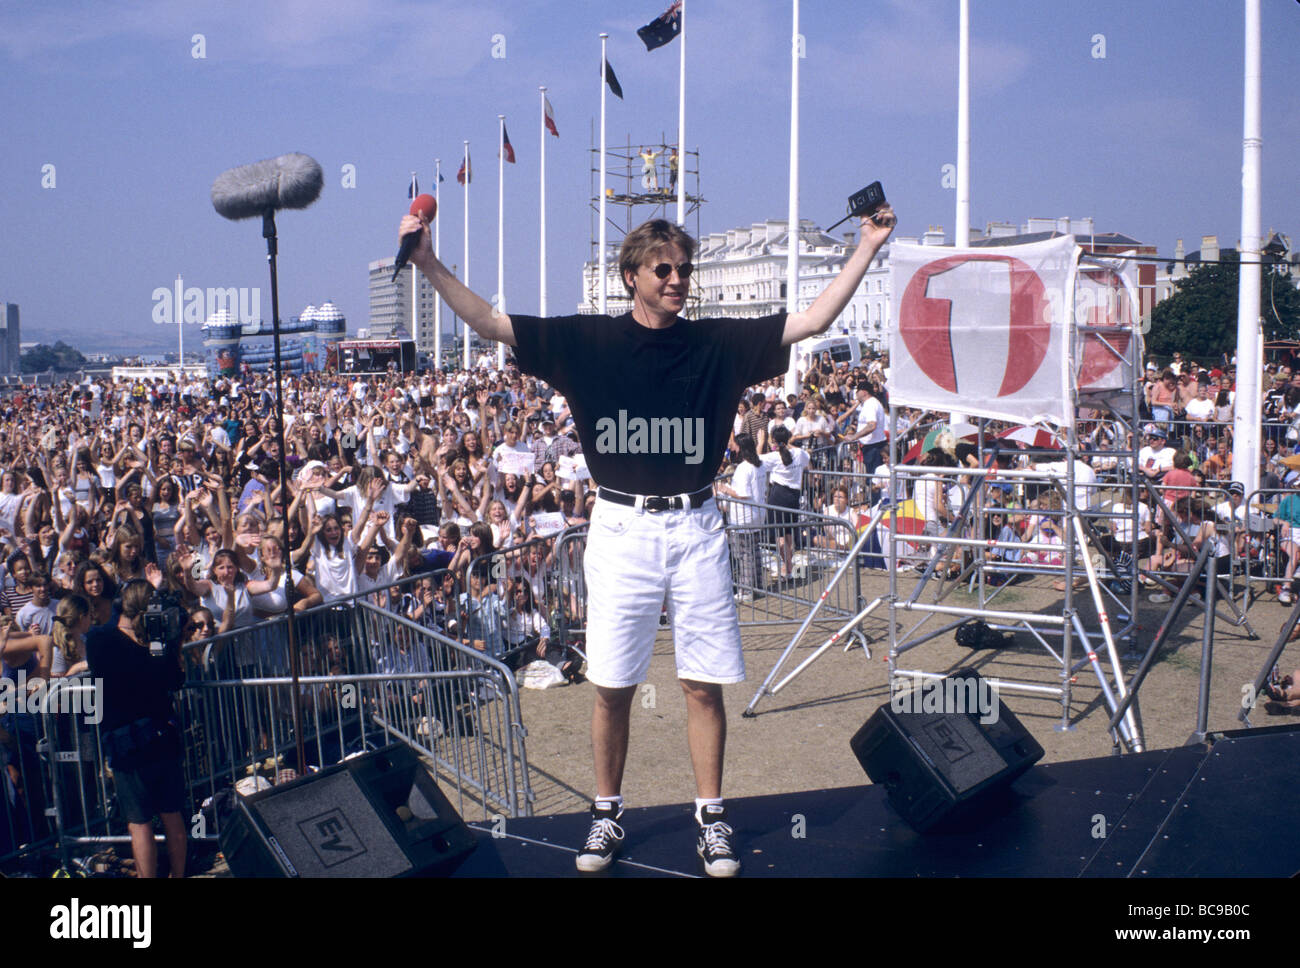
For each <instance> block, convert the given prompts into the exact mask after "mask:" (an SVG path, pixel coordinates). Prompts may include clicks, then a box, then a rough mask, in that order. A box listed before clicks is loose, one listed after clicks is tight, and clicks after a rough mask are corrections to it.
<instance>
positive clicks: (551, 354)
mask: <svg viewBox="0 0 1300 968" xmlns="http://www.w3.org/2000/svg"><path fill="white" fill-rule="evenodd" d="M510 318H511V321H512V322H513V324H514V332H515V341H516V343H517V344H518V346H517V347H516V350H515V353H516V356H517V358H518V360H519V368H520V369H521V370H523V371H524V372H525V373H529V374H531V375H533V376H537V377H540V378H541V379H543V380H545V381H546V382H547V383H549V384H551V386H553V387H555V388H556V389H558V390H559V391H560V392H561V393H563V394H564V396H565V398H566V399H567V400H568V403H569V408H570V410H571V412H572V413H573V419H574V422H575V423H576V424H577V428H578V437H579V439H580V440H581V441H582V451H583V453H584V454H585V455H586V458H587V466H588V467H589V468H590V470H591V476H592V478H593V480H595V482H596V483H597V484H601V485H604V486H606V487H612V488H614V489H616V490H619V491H626V492H628V493H631V494H682V493H687V492H691V491H697V490H699V489H701V488H703V487H707V486H708V485H709V484H710V482H711V481H712V480H713V477H714V475H715V473H716V472H717V469H718V464H719V462H720V461H721V459H722V454H723V451H724V450H725V448H726V445H727V438H728V437H729V436H730V434H731V427H732V421H733V419H734V417H735V413H736V403H737V401H739V399H740V395H741V393H742V392H744V390H745V388H746V387H749V386H751V385H753V384H755V383H757V382H759V381H760V380H767V379H770V378H772V377H774V376H777V375H779V374H781V373H784V372H785V370H786V368H787V367H788V365H789V360H790V349H789V347H787V346H782V345H781V336H782V334H783V332H784V331H785V313H777V314H776V315H773V316H763V317H760V318H757V319H696V320H688V319H683V318H682V317H680V316H679V317H678V318H677V320H676V322H675V323H674V324H673V325H672V326H670V327H668V328H667V329H649V328H648V327H645V326H642V325H640V324H639V323H637V322H636V321H635V320H634V319H633V318H632V314H631V313H627V314H625V315H623V316H619V317H618V318H612V317H609V316H561V317H554V318H550V319H539V318H538V317H535V316H516V315H513V314H512V315H511V317H510Z"/></svg>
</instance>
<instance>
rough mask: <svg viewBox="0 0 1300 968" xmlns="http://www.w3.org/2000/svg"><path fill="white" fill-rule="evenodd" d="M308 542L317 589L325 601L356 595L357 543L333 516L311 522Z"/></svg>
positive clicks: (320, 517) (327, 515)
mask: <svg viewBox="0 0 1300 968" xmlns="http://www.w3.org/2000/svg"><path fill="white" fill-rule="evenodd" d="M309 539H310V540H311V560H312V564H313V566H314V567H315V573H316V587H317V589H319V590H320V593H321V596H322V597H323V598H324V600H325V601H326V602H334V601H338V600H339V599H340V598H347V597H348V596H350V595H354V594H356V590H357V572H356V556H357V546H356V542H354V541H353V540H352V535H350V534H348V533H347V532H346V531H345V530H344V529H343V525H342V524H341V523H340V521H339V519H338V515H336V514H326V515H319V516H317V517H314V518H312V519H311V528H310V534H309Z"/></svg>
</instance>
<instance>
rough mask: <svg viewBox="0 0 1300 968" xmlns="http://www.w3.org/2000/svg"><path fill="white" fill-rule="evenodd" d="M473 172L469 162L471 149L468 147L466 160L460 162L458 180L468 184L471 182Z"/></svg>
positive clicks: (457, 173)
mask: <svg viewBox="0 0 1300 968" xmlns="http://www.w3.org/2000/svg"><path fill="white" fill-rule="evenodd" d="M471 174H472V172H471V170H470V164H469V149H468V148H466V149H465V160H464V161H462V162H461V163H460V171H458V172H456V181H458V182H460V183H461V184H462V185H468V184H469V183H470V175H471Z"/></svg>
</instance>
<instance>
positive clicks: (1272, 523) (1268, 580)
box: [1234, 488, 1300, 609]
mask: <svg viewBox="0 0 1300 968" xmlns="http://www.w3.org/2000/svg"><path fill="white" fill-rule="evenodd" d="M1295 493H1296V491H1295V490H1294V489H1288V488H1260V489H1259V490H1258V491H1252V492H1251V493H1250V494H1247V495H1246V497H1245V499H1244V500H1243V501H1242V503H1241V508H1244V509H1245V510H1244V511H1243V510H1241V509H1238V510H1237V512H1236V516H1237V519H1238V520H1240V519H1242V518H1244V520H1245V527H1244V528H1243V529H1242V530H1243V531H1244V537H1243V538H1242V539H1241V540H1240V541H1239V544H1238V545H1237V546H1236V547H1235V549H1234V550H1235V552H1236V553H1235V556H1234V565H1235V566H1237V567H1238V568H1239V569H1240V573H1241V576H1242V580H1243V582H1244V584H1245V586H1246V593H1245V596H1244V598H1245V601H1244V603H1243V606H1242V607H1243V609H1249V608H1250V607H1251V606H1252V605H1254V604H1255V602H1256V601H1258V600H1259V599H1261V598H1264V597H1265V596H1266V595H1268V594H1269V593H1276V592H1277V591H1279V590H1280V589H1281V587H1282V584H1283V579H1284V578H1285V577H1286V567H1287V563H1288V557H1289V554H1290V553H1289V552H1288V551H1287V550H1286V549H1287V544H1288V542H1287V540H1286V535H1285V533H1284V529H1285V528H1286V525H1285V524H1284V523H1283V522H1281V521H1280V520H1278V519H1276V518H1274V516H1273V515H1274V514H1275V513H1276V512H1275V506H1276V505H1277V504H1278V503H1280V502H1281V500H1282V499H1283V498H1284V497H1286V496H1287V495H1288V494H1295ZM1259 505H1266V506H1267V508H1268V509H1267V510H1266V509H1264V508H1260V507H1259ZM1292 577H1300V567H1297V568H1295V569H1294V570H1293V572H1292Z"/></svg>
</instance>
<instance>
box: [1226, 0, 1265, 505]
mask: <svg viewBox="0 0 1300 968" xmlns="http://www.w3.org/2000/svg"><path fill="white" fill-rule="evenodd" d="M1261 73H1262V66H1261V57H1260V21H1259V0H1246V67H1245V77H1244V82H1245V83H1244V87H1245V96H1244V104H1243V114H1244V117H1243V121H1242V143H1241V245H1240V260H1241V261H1240V263H1239V265H1238V271H1239V272H1240V275H1239V277H1238V280H1239V281H1238V286H1237V407H1236V412H1235V414H1234V415H1233V435H1232V479H1233V480H1235V481H1240V482H1241V483H1242V484H1243V485H1244V486H1245V488H1246V493H1247V494H1253V493H1254V492H1255V491H1256V490H1258V489H1259V438H1260V426H1259V422H1260V407H1259V380H1260V368H1261V366H1262V360H1261V356H1262V350H1261V347H1260V338H1259V288H1260V281H1261V276H1262V271H1261V266H1260V261H1261V259H1262V252H1261V249H1262V248H1263V246H1262V239H1261V238H1260V234H1259V225H1260V222H1259V207H1260V162H1261V160H1262V156H1263V139H1262V128H1261V126H1260V78H1261Z"/></svg>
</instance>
